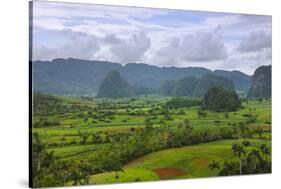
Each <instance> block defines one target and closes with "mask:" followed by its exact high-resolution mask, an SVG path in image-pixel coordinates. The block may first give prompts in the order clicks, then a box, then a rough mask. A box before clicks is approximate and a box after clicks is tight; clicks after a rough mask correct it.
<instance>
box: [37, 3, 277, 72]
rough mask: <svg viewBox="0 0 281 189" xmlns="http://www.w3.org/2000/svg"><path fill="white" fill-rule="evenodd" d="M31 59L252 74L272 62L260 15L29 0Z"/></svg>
mask: <svg viewBox="0 0 281 189" xmlns="http://www.w3.org/2000/svg"><path fill="white" fill-rule="evenodd" d="M32 25H33V45H32V47H33V58H32V59H33V60H53V59H55V58H78V59H86V60H106V61H111V62H117V63H121V64H122V65H125V64H128V63H146V64H150V65H155V66H159V67H171V66H175V67H205V68H208V69H211V70H218V69H223V70H239V71H242V72H244V73H246V74H249V75H252V74H253V72H254V71H255V69H256V68H257V67H259V66H261V65H269V64H271V61H272V55H271V54H272V34H271V33H272V32H271V29H272V18H271V16H264V15H249V14H232V13H218V12H203V11H187V10H169V9H152V8H136V7H120V6H103V5H90V4H72V3H58V2H45V1H34V2H33V20H32Z"/></svg>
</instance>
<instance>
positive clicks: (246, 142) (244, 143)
mask: <svg viewBox="0 0 281 189" xmlns="http://www.w3.org/2000/svg"><path fill="white" fill-rule="evenodd" d="M242 144H243V145H244V146H245V148H247V147H248V146H250V145H251V143H250V142H249V141H248V140H244V141H243V142H242Z"/></svg>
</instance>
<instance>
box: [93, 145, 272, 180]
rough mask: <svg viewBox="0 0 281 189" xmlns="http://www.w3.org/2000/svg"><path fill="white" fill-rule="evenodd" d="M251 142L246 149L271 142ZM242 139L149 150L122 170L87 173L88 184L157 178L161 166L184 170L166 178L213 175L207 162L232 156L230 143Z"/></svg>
mask: <svg viewBox="0 0 281 189" xmlns="http://www.w3.org/2000/svg"><path fill="white" fill-rule="evenodd" d="M249 141H250V142H251V146H250V147H248V151H250V150H251V149H253V148H258V146H259V145H260V144H261V143H266V144H267V145H271V142H269V141H261V140H249ZM239 142H242V140H223V141H217V142H211V143H206V144H199V145H193V146H188V147H182V148H173V149H167V150H162V151H159V152H155V153H151V154H149V155H146V156H144V157H142V158H139V159H136V160H134V161H132V162H130V163H128V164H127V165H125V166H124V167H123V168H124V172H120V173H119V178H118V179H116V178H115V173H101V174H96V175H93V176H92V177H91V182H90V183H91V184H95V183H96V184H105V183H116V182H135V181H150V180H161V177H159V176H158V175H157V173H156V171H155V170H157V169H161V168H175V169H177V170H180V171H182V172H184V175H181V176H173V175H170V176H168V177H166V179H181V178H199V177H212V176H216V175H217V172H216V171H211V170H209V168H208V164H209V163H210V162H211V161H212V160H216V161H219V162H220V163H221V164H222V163H223V161H224V160H231V159H235V157H234V156H233V155H232V152H231V145H232V144H233V143H239Z"/></svg>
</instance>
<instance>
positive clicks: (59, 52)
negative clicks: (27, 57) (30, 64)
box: [33, 30, 100, 60]
mask: <svg viewBox="0 0 281 189" xmlns="http://www.w3.org/2000/svg"><path fill="white" fill-rule="evenodd" d="M61 33H63V34H64V35H65V36H66V37H67V38H68V42H67V43H65V44H63V45H62V46H59V47H57V48H50V47H46V46H45V45H37V44H35V46H34V47H33V56H34V57H33V59H34V60H52V59H55V58H70V57H71V58H81V59H91V58H92V55H93V54H94V53H95V52H96V51H98V50H99V49H100V47H99V39H98V38H97V37H96V36H94V35H87V34H84V33H81V32H73V31H71V30H63V31H61Z"/></svg>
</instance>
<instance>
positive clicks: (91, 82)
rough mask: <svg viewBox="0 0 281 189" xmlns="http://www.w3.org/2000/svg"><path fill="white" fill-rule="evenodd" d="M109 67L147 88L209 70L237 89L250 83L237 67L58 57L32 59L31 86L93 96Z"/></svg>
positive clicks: (139, 86)
mask: <svg viewBox="0 0 281 189" xmlns="http://www.w3.org/2000/svg"><path fill="white" fill-rule="evenodd" d="M111 71H118V72H119V73H120V75H121V76H122V78H124V79H125V80H126V81H127V82H128V84H129V85H130V86H132V87H136V88H144V89H148V90H149V89H152V90H153V89H159V88H160V87H161V85H163V84H164V83H165V82H166V81H178V80H180V79H183V78H185V77H188V76H190V77H195V78H201V77H202V76H205V75H208V74H209V75H210V74H211V75H215V76H220V77H224V78H226V79H229V80H231V81H232V82H233V84H234V88H235V90H236V91H243V92H246V91H248V90H249V88H250V85H251V76H249V75H247V74H244V73H242V72H240V71H226V70H215V71H211V70H209V69H206V68H202V67H184V68H179V67H157V66H152V65H148V64H144V63H129V64H126V65H121V64H119V63H113V62H108V61H92V60H80V59H73V58H69V59H61V58H58V59H54V60H52V61H40V60H39V61H33V62H32V74H33V82H32V84H33V90H34V91H39V92H44V93H49V94H55V95H69V96H96V95H97V93H98V89H99V86H100V84H101V82H102V80H103V79H104V78H105V76H106V74H108V73H109V72H111Z"/></svg>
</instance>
